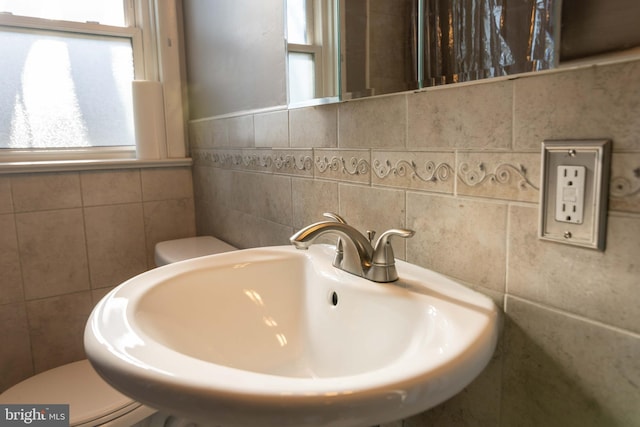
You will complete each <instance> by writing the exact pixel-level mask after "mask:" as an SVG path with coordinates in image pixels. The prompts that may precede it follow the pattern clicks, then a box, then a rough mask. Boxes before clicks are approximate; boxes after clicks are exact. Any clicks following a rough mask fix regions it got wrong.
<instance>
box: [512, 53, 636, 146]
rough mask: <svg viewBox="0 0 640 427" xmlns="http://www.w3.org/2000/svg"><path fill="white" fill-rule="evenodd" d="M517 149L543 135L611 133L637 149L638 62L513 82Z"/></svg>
mask: <svg viewBox="0 0 640 427" xmlns="http://www.w3.org/2000/svg"><path fill="white" fill-rule="evenodd" d="M515 93H516V101H515V105H514V115H515V117H514V118H515V128H514V141H515V148H516V149H540V142H542V141H543V140H545V139H562V138H611V139H612V140H613V142H614V143H613V147H614V150H616V151H618V150H629V149H636V150H637V149H638V137H637V136H638V134H640V120H639V119H638V117H640V104H639V103H638V98H640V61H633V62H627V63H620V64H613V65H606V66H597V67H590V68H586V69H585V68H582V69H578V70H566V71H564V72H561V73H552V74H541V75H536V76H531V77H527V78H522V79H518V80H516V81H515Z"/></svg>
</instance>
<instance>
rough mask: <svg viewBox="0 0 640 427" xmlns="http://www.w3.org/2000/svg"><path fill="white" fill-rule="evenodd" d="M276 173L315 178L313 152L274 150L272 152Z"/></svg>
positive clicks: (273, 168) (309, 150)
mask: <svg viewBox="0 0 640 427" xmlns="http://www.w3.org/2000/svg"><path fill="white" fill-rule="evenodd" d="M271 158H272V161H273V167H272V170H273V172H274V173H278V174H284V175H292V176H306V177H313V169H314V168H313V151H312V150H311V149H308V150H279V149H276V150H273V151H272V152H271Z"/></svg>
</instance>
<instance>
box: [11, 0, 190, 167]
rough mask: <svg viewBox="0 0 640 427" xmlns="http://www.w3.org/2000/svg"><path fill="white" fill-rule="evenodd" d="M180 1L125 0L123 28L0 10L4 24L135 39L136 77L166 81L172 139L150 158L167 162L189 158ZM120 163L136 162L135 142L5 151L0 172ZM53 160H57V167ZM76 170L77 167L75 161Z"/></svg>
mask: <svg viewBox="0 0 640 427" xmlns="http://www.w3.org/2000/svg"><path fill="white" fill-rule="evenodd" d="M178 1H180V0H123V2H124V11H125V25H126V26H124V27H117V26H110V25H102V24H97V23H92V22H71V21H55V20H48V19H41V18H32V17H22V16H14V15H11V14H6V13H0V27H13V28H16V27H19V28H24V29H27V30H29V29H32V30H50V31H59V32H66V33H82V34H88V35H101V36H116V37H124V38H130V39H131V46H132V50H133V65H134V78H135V79H136V80H153V81H160V82H161V83H162V84H163V92H164V107H165V108H164V111H165V131H166V136H167V138H166V141H167V142H166V145H165V146H161V147H158V149H159V150H158V151H159V153H160V159H159V161H155V162H146V163H154V164H162V163H163V160H166V159H185V158H186V152H187V150H186V145H185V140H186V138H185V132H186V130H185V116H184V110H183V107H182V105H183V102H182V77H181V74H182V70H181V68H182V67H181V55H180V52H179V49H180V42H179V37H178V34H179V27H178V25H179V24H178V16H177V12H178V9H177V4H176V3H177V2H178ZM159 41H162V42H159ZM118 161H126V162H127V163H129V162H131V161H136V149H135V146H126V147H122V146H121V147H87V148H63V149H45V150H38V149H2V150H0V173H3V172H13V171H22V169H25V168H24V167H21V166H26V170H27V171H32V170H34V171H37V166H35V168H34V167H33V164H36V163H41V164H42V169H43V170H51V169H52V168H53V169H55V167H56V166H55V165H56V164H57V165H59V166H60V169H62V170H65V169H68V168H69V165H66V164H65V162H68V163H74V162H81V166H79V168H84V167H86V168H88V169H91V168H93V167H92V166H94V167H100V163H101V162H102V163H104V164H106V165H111V167H115V166H117V165H118ZM52 162H54V163H55V164H54V165H52V164H51V163H52ZM114 162H115V163H114ZM140 162H141V163H145V162H144V161H140ZM47 163H49V164H47ZM178 163H180V162H179V161H178ZM71 168H74V167H73V165H72V166H71Z"/></svg>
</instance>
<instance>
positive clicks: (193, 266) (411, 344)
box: [85, 245, 498, 427]
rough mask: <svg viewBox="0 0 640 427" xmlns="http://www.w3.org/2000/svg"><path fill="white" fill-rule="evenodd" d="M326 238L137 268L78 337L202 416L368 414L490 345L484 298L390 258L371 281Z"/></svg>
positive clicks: (402, 410) (140, 387) (491, 328)
mask: <svg viewBox="0 0 640 427" xmlns="http://www.w3.org/2000/svg"><path fill="white" fill-rule="evenodd" d="M333 255H334V248H333V247H332V246H328V245H314V246H312V247H311V248H310V249H309V250H306V251H300V250H296V249H295V248H293V247H291V246H281V247H280V246H279V247H270V248H256V249H247V250H242V251H236V252H229V253H224V254H219V255H212V256H207V257H202V258H197V259H192V260H187V261H183V262H179V263H175V264H170V265H167V266H164V267H160V268H157V269H155V270H151V271H148V272H146V273H143V274H141V275H139V276H136V277H134V278H132V279H130V280H128V281H127V282H125V283H123V284H122V285H120V286H119V287H117V288H116V289H114V290H113V291H112V292H110V293H109V294H108V295H107V296H106V297H105V298H104V299H102V301H101V302H100V303H99V304H98V305H97V306H96V307H95V309H94V311H93V313H92V314H91V317H90V319H89V322H88V323H87V328H86V331H85V348H86V352H87V355H88V358H89V360H90V361H91V363H92V364H93V365H94V367H95V368H96V370H97V371H98V373H99V374H100V375H101V376H102V377H103V378H104V379H105V380H106V381H107V382H109V383H110V384H111V385H113V386H114V387H115V388H116V389H118V390H119V391H121V392H122V393H124V394H126V395H129V396H130V397H132V398H133V399H135V400H137V401H140V402H142V403H144V404H147V405H149V406H151V407H155V408H158V409H161V410H164V411H166V412H168V413H171V414H175V415H181V416H183V417H186V418H189V419H191V420H194V421H196V422H198V423H200V424H202V425H220V426H223V427H232V426H239V427H240V426H242V427H247V426H260V427H266V426H277V427H283V426H292V427H294V426H295V427H303V426H335V427H338V426H345V427H348V426H372V425H377V424H380V423H384V422H388V421H392V420H396V419H400V418H404V417H407V416H410V415H412V414H415V413H418V412H422V411H424V410H426V409H428V408H430V407H432V406H434V405H437V404H439V403H441V402H443V401H444V400H446V399H448V398H449V397H451V396H453V395H455V394H456V393H458V392H459V391H461V390H462V389H463V388H464V387H465V386H466V385H468V384H469V383H470V382H471V381H472V380H473V379H474V378H475V377H476V376H477V375H478V374H479V373H480V372H481V371H482V369H483V368H484V367H485V366H486V364H487V363H488V361H489V359H490V358H491V355H492V354H493V351H494V349H495V345H496V337H497V329H498V326H497V325H498V314H497V310H496V307H495V306H494V304H493V302H492V301H491V300H490V299H489V298H487V297H485V296H483V295H481V294H479V293H476V292H474V291H471V290H470V289H468V288H466V287H464V286H462V285H460V284H458V283H456V282H454V281H452V280H450V279H447V278H446V277H444V276H441V275H438V274H437V273H434V272H432V271H430V270H426V269H423V268H420V267H418V266H415V265H412V264H408V263H406V262H402V261H397V264H396V267H397V270H398V274H399V276H400V279H399V280H398V281H396V282H393V283H388V284H381V283H374V282H370V281H368V280H365V279H363V278H360V277H357V276H354V275H351V274H349V273H346V272H344V271H341V270H338V269H336V268H334V267H333V266H332V265H331V264H332V260H333Z"/></svg>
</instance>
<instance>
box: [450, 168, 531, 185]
mask: <svg viewBox="0 0 640 427" xmlns="http://www.w3.org/2000/svg"><path fill="white" fill-rule="evenodd" d="M527 173H528V172H527V168H526V167H525V166H523V165H521V164H517V165H512V164H509V163H501V164H499V165H497V166H495V167H494V169H493V172H488V171H487V167H486V166H485V164H484V163H482V162H481V163H478V164H477V165H476V167H475V168H473V169H472V168H471V167H470V166H469V164H468V163H461V164H460V166H459V170H458V177H459V178H460V181H462V183H463V184H466V185H468V186H469V187H475V186H476V185H481V184H483V183H485V182H487V181H491V182H493V183H496V184H503V185H507V184H510V183H511V178H512V174H514V175H515V176H516V180H518V186H519V187H520V188H521V189H522V190H526V189H527V187H530V188H532V189H534V190H539V189H540V188H539V187H538V186H537V185H535V184H534V183H533V182H531V181H530V180H529V177H528V175H527Z"/></svg>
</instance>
